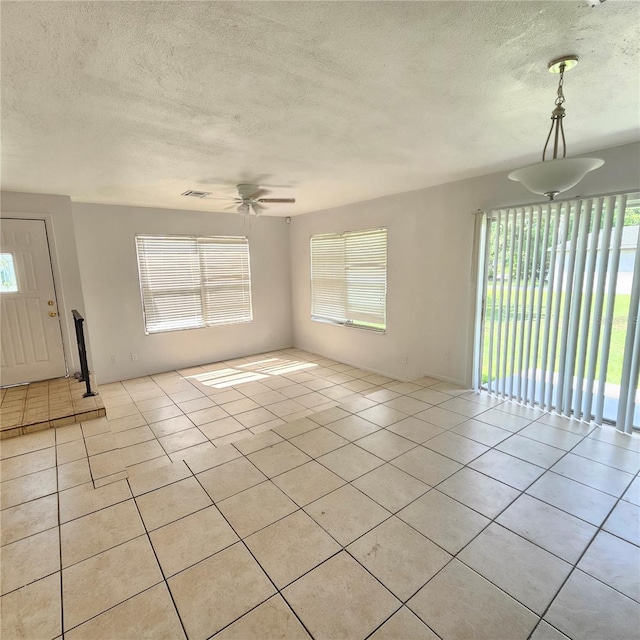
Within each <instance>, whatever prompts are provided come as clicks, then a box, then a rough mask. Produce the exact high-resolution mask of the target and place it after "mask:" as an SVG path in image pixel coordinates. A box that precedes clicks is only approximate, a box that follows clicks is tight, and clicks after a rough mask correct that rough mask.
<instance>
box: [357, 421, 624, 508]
mask: <svg viewBox="0 0 640 640" xmlns="http://www.w3.org/2000/svg"><path fill="white" fill-rule="evenodd" d="M352 415H353V413H352ZM469 419H471V418H469ZM532 422H536V420H534V421H532ZM529 424H531V422H530V423H529ZM542 424H544V423H542ZM388 426H391V425H388ZM547 426H549V427H553V425H547ZM452 428H455V427H450V428H449V429H448V430H451V429H452ZM523 428H524V427H523ZM554 428H555V427H554ZM516 433H517V432H516ZM512 435H513V433H512ZM587 435H588V434H587ZM587 435H584V436H583V438H582V440H581V441H583V440H584V438H585V437H587ZM509 437H510V436H507V438H509ZM418 444H420V445H422V444H424V443H418ZM542 444H547V443H542ZM606 444H610V443H606ZM551 446H553V445H551ZM613 446H615V445H613ZM414 448H415V447H414ZM426 448H428V447H426ZM492 448H493V447H492ZM440 455H442V454H440ZM586 459H587V460H590V461H592V462H595V463H598V464H602V463H600V462H599V461H597V460H592V459H589V458H586ZM384 462H385V463H386V462H389V461H386V460H385V461H384ZM527 462H529V461H527ZM464 466H467V465H464ZM614 468H615V467H614ZM547 471H550V468H546V470H545V473H546V472H547ZM532 484H533V483H532ZM585 486H589V485H585ZM591 488H593V487H591ZM521 493H524V492H521ZM623 495H624V492H623V494H622V495H620V496H618V497H617V501H616V504H618V503H619V502H620V501H621V500H622V499H623ZM556 508H557V507H556ZM571 515H572V514H571Z"/></svg>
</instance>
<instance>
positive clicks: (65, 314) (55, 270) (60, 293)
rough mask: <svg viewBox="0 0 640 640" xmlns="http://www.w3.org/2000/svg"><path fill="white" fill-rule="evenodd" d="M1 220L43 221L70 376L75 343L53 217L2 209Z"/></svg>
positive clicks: (66, 365) (66, 369)
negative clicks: (63, 284) (56, 244)
mask: <svg viewBox="0 0 640 640" xmlns="http://www.w3.org/2000/svg"><path fill="white" fill-rule="evenodd" d="M1 220H40V221H42V222H44V228H45V234H46V236H47V245H48V246H49V259H50V263H51V273H52V275H53V288H54V292H55V300H56V309H58V326H59V327H60V335H61V337H62V353H63V357H64V369H65V375H66V376H70V375H72V371H70V363H73V362H74V359H73V357H71V354H72V353H73V352H72V349H73V347H74V345H75V344H76V343H75V328H73V333H72V332H71V330H72V327H71V323H70V320H69V319H70V318H71V309H70V308H67V304H66V300H65V296H64V288H63V286H62V276H61V273H60V265H59V262H58V252H57V251H56V246H55V235H54V232H53V217H52V215H51V214H50V213H25V212H20V213H13V212H11V211H2V212H0V223H1ZM76 349H77V346H76ZM71 366H72V365H71Z"/></svg>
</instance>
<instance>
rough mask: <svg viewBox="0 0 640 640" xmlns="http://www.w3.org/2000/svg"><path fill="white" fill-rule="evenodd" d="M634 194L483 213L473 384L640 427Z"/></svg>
mask: <svg viewBox="0 0 640 640" xmlns="http://www.w3.org/2000/svg"><path fill="white" fill-rule="evenodd" d="M639 197H640V194H627V195H614V196H604V197H597V198H585V199H580V200H573V201H568V202H559V203H547V204H541V205H534V206H528V207H516V208H508V209H500V210H496V211H491V212H487V213H485V214H484V224H483V225H482V227H481V228H482V231H481V238H480V252H479V283H478V284H479V286H478V295H479V299H478V304H477V314H476V315H477V317H476V341H475V351H476V353H475V354H474V355H475V357H474V367H475V371H474V385H475V387H476V388H477V389H479V388H481V387H482V388H485V389H487V390H488V391H489V392H491V393H495V394H497V395H500V396H503V397H507V398H511V399H515V400H517V401H519V402H523V403H526V404H531V405H537V406H539V407H541V408H542V409H545V410H548V411H551V410H554V411H556V412H557V413H560V414H562V415H566V416H573V417H575V418H577V419H583V420H587V421H589V420H594V422H595V423H596V424H602V423H603V422H615V423H616V426H617V428H618V429H620V430H623V431H627V432H631V430H632V428H633V426H635V427H640V391H639V389H638V378H639V371H640V329H639V326H640V323H638V314H639V311H640V249H639V243H640V232H639V230H640V200H639Z"/></svg>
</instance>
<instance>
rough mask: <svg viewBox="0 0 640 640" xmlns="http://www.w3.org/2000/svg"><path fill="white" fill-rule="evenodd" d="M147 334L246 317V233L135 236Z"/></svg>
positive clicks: (248, 299)
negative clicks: (205, 236)
mask: <svg viewBox="0 0 640 640" xmlns="http://www.w3.org/2000/svg"><path fill="white" fill-rule="evenodd" d="M136 247H137V251H138V270H139V276H140V291H141V294H142V304H143V310H144V321H145V330H146V333H147V334H150V333H158V332H162V331H176V330H179V329H194V328H198V327H205V326H211V325H218V324H229V323H236V322H248V321H250V320H251V319H252V311H251V276H250V269H249V242H248V239H247V238H246V237H233V236H230V237H209V238H198V237H193V236H142V235H139V236H136Z"/></svg>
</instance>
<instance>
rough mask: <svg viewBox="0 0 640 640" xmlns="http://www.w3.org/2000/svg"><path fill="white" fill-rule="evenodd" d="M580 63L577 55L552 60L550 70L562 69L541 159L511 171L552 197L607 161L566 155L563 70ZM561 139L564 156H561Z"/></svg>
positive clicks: (532, 188)
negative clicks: (550, 154) (550, 150)
mask: <svg viewBox="0 0 640 640" xmlns="http://www.w3.org/2000/svg"><path fill="white" fill-rule="evenodd" d="M577 64H578V56H564V57H562V58H557V59H556V60H552V61H551V62H550V63H549V72H550V73H559V74H560V80H559V82H558V93H557V97H556V100H555V108H554V110H553V111H552V112H551V129H550V130H549V135H548V136H547V140H546V142H545V145H544V150H543V151H542V162H537V163H536V164H531V165H529V166H527V167H523V168H522V169H517V170H516V171H512V172H511V173H510V174H509V179H510V180H514V181H516V182H521V183H522V184H523V185H524V186H525V187H526V188H527V189H529V191H531V192H533V193H537V194H540V195H545V196H547V197H548V198H549V199H550V200H553V199H554V198H555V197H556V196H557V195H558V194H559V193H562V192H563V191H568V190H569V189H571V188H573V187H575V186H576V185H577V184H578V183H579V182H580V181H581V180H582V179H583V178H584V177H585V176H586V175H587V173H589V172H590V171H593V170H594V169H598V168H599V167H601V166H602V165H603V164H604V160H601V159H600V158H567V157H566V155H567V145H566V141H565V137H564V127H563V120H564V117H565V108H564V106H563V104H564V101H565V97H564V93H563V87H564V73H565V71H568V70H569V69H573V67H575V66H576V65H577ZM552 138H553V158H552V159H551V160H547V159H546V157H545V156H546V154H547V148H548V146H549V142H550V141H551V139H552ZM561 143H562V157H560V158H558V152H559V150H560V144H561Z"/></svg>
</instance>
